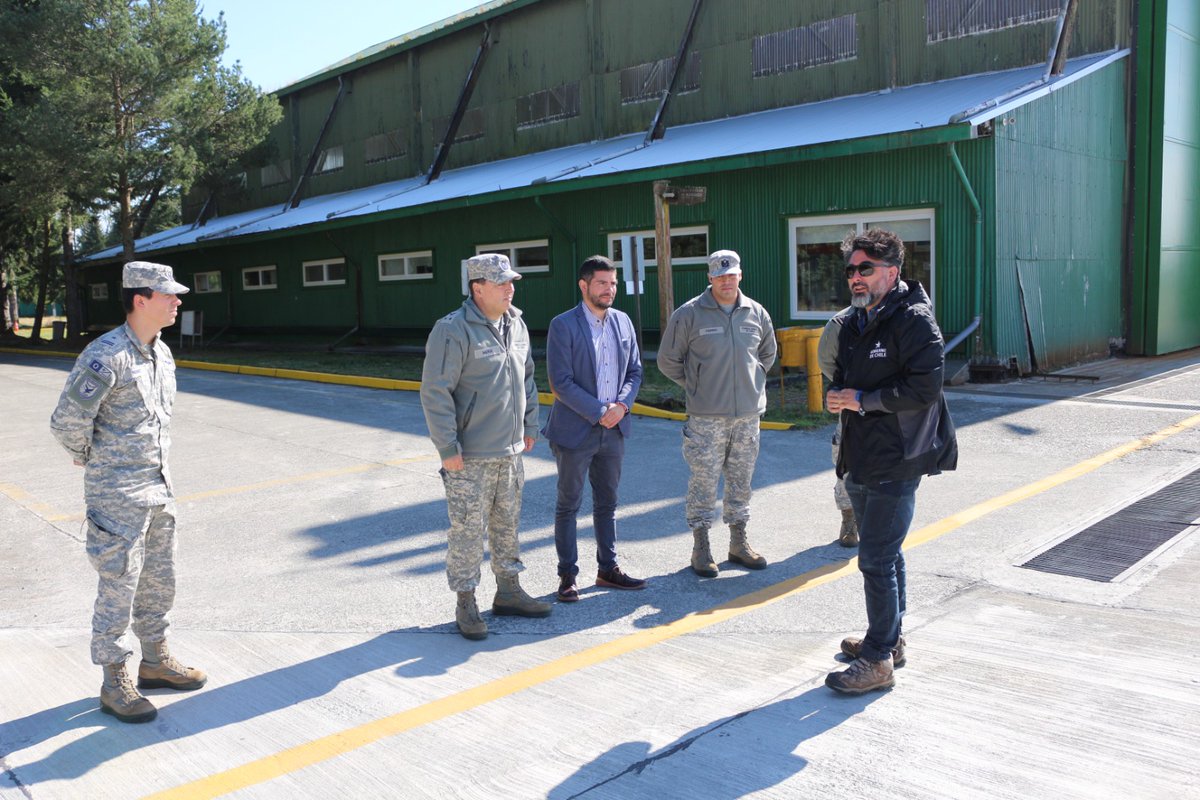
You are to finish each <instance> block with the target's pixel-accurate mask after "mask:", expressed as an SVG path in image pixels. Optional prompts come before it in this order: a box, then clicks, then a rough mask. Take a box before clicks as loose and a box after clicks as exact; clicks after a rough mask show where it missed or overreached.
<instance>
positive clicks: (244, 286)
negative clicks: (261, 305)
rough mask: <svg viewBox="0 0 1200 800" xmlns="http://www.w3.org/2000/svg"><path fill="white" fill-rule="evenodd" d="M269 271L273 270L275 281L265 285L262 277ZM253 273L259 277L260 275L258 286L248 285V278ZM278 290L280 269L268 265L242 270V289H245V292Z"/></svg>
mask: <svg viewBox="0 0 1200 800" xmlns="http://www.w3.org/2000/svg"><path fill="white" fill-rule="evenodd" d="M267 270H271V271H272V272H274V273H275V280H273V281H272V282H271V283H265V282H263V280H262V276H263V274H264V273H265V272H266V271H267ZM251 272H257V273H258V275H259V285H258V286H250V285H248V284H247V283H246V276H247V275H248V274H249V273H251ZM278 288H279V268H278V267H276V265H274V264H266V265H264V266H261V267H246V268H245V269H243V270H242V289H244V290H245V291H247V292H258V291H262V290H264V289H278Z"/></svg>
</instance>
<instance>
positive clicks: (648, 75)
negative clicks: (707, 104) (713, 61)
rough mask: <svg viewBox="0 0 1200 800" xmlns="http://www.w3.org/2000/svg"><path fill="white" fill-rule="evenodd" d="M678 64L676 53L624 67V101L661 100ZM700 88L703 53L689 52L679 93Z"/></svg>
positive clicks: (622, 82)
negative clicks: (646, 62) (676, 63)
mask: <svg viewBox="0 0 1200 800" xmlns="http://www.w3.org/2000/svg"><path fill="white" fill-rule="evenodd" d="M674 68H675V57H674V56H671V57H670V58H664V59H660V60H659V61H651V62H649V63H648V64H638V65H637V66H636V67H626V68H625V69H623V70H621V104H622V105H627V104H629V103H645V102H648V101H650V100H658V99H659V98H660V97H662V94H663V92H665V91H666V90H667V89H668V88H670V87H669V86H668V85H667V81H668V80H670V77H671V70H672V69H674ZM699 88H700V54H699V53H697V52H695V51H693V52H691V53H689V54H688V58H687V62H686V63H685V64H684V66H683V71H682V74H681V75H680V76H679V84H678V89H677V90H676V94H687V93H688V92H694V91H696V90H697V89H699Z"/></svg>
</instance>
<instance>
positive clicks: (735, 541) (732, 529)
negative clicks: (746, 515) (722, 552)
mask: <svg viewBox="0 0 1200 800" xmlns="http://www.w3.org/2000/svg"><path fill="white" fill-rule="evenodd" d="M729 560H730V561H732V562H733V563H735V564H741V565H742V566H743V567H748V568H750V569H766V568H767V560H766V559H765V558H763V557H762V556H760V555H759V554H758V553H756V552H754V548H753V547H751V546H750V542H748V541H747V540H746V523H744V522H735V523H733V524H732V525H730V526H729Z"/></svg>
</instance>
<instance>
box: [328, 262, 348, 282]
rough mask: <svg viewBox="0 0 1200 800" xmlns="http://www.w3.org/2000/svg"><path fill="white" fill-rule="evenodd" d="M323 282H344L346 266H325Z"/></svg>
mask: <svg viewBox="0 0 1200 800" xmlns="http://www.w3.org/2000/svg"><path fill="white" fill-rule="evenodd" d="M325 266H326V272H325V280H327V281H344V280H346V265H345V264H344V263H342V264H326V265H325Z"/></svg>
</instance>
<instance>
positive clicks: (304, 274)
mask: <svg viewBox="0 0 1200 800" xmlns="http://www.w3.org/2000/svg"><path fill="white" fill-rule="evenodd" d="M338 265H341V266H343V267H344V266H346V259H344V258H319V259H317V260H316V261H305V262H303V263H301V264H300V277H301V278H302V279H303V280H304V285H305V286H342V285H343V284H345V283H346V279H345V278H340V279H339V278H332V279H331V278H330V277H329V268H330V267H333V266H338ZM318 266H319V267H321V274H322V275H323V276H324V277H323V278H322V279H321V280H319V281H310V280H309V279H308V268H309V267H318Z"/></svg>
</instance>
